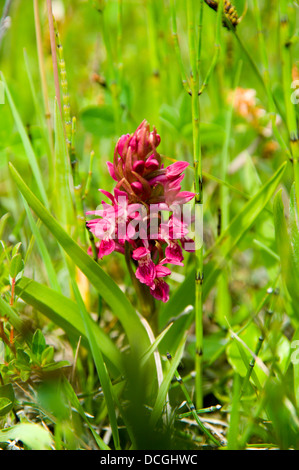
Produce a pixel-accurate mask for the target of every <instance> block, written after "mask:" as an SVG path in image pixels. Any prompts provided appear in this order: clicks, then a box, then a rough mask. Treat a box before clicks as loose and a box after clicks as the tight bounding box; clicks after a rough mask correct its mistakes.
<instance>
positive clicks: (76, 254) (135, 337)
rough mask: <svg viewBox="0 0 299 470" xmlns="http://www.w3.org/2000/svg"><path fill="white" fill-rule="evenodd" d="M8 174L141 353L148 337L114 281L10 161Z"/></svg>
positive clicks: (135, 349)
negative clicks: (51, 212)
mask: <svg viewBox="0 0 299 470" xmlns="http://www.w3.org/2000/svg"><path fill="white" fill-rule="evenodd" d="M9 167H10V171H11V175H12V178H13V180H14V181H15V183H16V184H17V186H18V188H19V190H20V191H21V193H22V194H23V196H24V197H25V199H26V200H27V202H28V204H29V206H30V207H31V208H32V209H33V210H34V212H35V213H36V215H37V216H38V217H39V218H40V219H41V220H42V222H43V223H44V224H45V225H46V226H47V228H48V229H49V230H50V232H51V233H52V234H53V235H54V237H55V238H56V239H57V241H58V242H59V244H60V245H61V247H62V248H63V249H64V250H65V252H66V253H67V254H68V255H69V257H70V258H71V259H72V261H73V262H74V263H75V264H76V265H77V266H78V268H79V269H80V270H81V271H82V272H83V273H84V274H85V276H86V277H87V278H88V279H89V281H90V282H91V283H92V284H93V285H94V287H95V288H96V289H97V291H98V292H99V294H100V295H101V296H102V297H103V299H104V300H105V301H106V302H107V304H108V305H109V306H110V307H111V308H112V310H113V312H114V314H115V315H116V316H117V317H118V318H119V320H120V322H121V323H122V325H123V327H124V330H125V332H126V334H127V337H128V339H129V343H130V346H131V348H132V349H133V350H134V352H135V353H137V354H138V355H142V354H143V352H144V351H145V350H146V348H147V347H148V346H149V338H148V335H147V333H146V330H145V328H144V326H143V325H142V323H141V321H140V318H139V317H138V315H137V313H136V311H135V310H134V308H133V306H132V305H131V303H130V302H129V300H128V299H127V297H126V296H125V295H124V293H123V292H122V291H121V289H120V288H119V287H118V286H117V284H115V282H114V281H113V280H112V279H111V278H110V277H109V276H108V275H107V274H106V273H105V272H104V271H103V270H102V269H101V267H100V266H99V264H98V263H96V262H95V261H94V260H93V259H92V258H91V257H90V256H89V255H88V254H87V253H86V252H85V251H84V250H83V249H82V248H81V247H80V246H79V245H78V244H77V243H76V242H75V241H74V240H73V239H72V238H71V237H70V236H69V235H68V234H67V233H66V232H65V230H64V229H63V228H62V227H61V226H60V224H59V223H58V222H57V221H56V220H55V219H54V217H53V216H52V215H51V214H50V213H49V212H48V211H47V210H46V208H45V207H44V206H43V205H42V203H41V202H40V201H39V200H38V199H37V197H36V196H35V195H34V194H33V193H32V191H31V190H30V189H29V188H28V186H27V185H26V183H25V182H24V181H23V179H22V178H21V176H20V175H19V173H18V172H17V170H16V169H15V168H14V166H13V165H12V164H11V163H10V164H9Z"/></svg>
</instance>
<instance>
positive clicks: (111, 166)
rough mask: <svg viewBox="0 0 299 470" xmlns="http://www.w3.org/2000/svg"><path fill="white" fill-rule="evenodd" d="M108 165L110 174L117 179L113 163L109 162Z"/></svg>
mask: <svg viewBox="0 0 299 470" xmlns="http://www.w3.org/2000/svg"><path fill="white" fill-rule="evenodd" d="M107 167H108V171H109V174H110V176H111V178H113V179H114V181H117V178H116V175H115V171H114V165H113V163H111V162H107Z"/></svg>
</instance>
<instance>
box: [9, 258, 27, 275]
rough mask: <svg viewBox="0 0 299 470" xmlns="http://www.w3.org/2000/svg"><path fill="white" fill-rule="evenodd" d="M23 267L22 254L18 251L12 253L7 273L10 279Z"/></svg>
mask: <svg viewBox="0 0 299 470" xmlns="http://www.w3.org/2000/svg"><path fill="white" fill-rule="evenodd" d="M23 269H24V261H23V260H22V256H21V255H20V253H18V254H16V255H14V256H13V257H12V259H11V263H10V269H9V275H10V277H11V278H12V279H15V278H16V277H17V275H18V274H19V273H20V272H21V271H23Z"/></svg>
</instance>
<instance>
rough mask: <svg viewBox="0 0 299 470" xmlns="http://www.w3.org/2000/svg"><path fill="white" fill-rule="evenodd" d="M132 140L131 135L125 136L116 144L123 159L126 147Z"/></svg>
mask: <svg viewBox="0 0 299 470" xmlns="http://www.w3.org/2000/svg"><path fill="white" fill-rule="evenodd" d="M129 138H130V134H124V135H122V136H121V137H120V139H119V140H118V142H117V144H116V148H117V151H118V154H119V156H120V157H122V154H123V150H124V146H125V144H126V143H127V140H128V139H129Z"/></svg>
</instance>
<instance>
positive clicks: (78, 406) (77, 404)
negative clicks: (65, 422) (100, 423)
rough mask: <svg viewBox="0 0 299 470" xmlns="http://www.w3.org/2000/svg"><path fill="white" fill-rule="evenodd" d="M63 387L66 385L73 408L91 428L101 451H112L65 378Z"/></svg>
mask: <svg viewBox="0 0 299 470" xmlns="http://www.w3.org/2000/svg"><path fill="white" fill-rule="evenodd" d="M63 385H64V388H65V390H66V393H67V395H68V397H69V400H70V402H71V404H72V406H73V407H74V408H75V409H76V410H77V411H78V413H79V415H80V416H81V418H82V419H83V421H84V422H85V423H86V424H87V426H88V427H89V430H90V432H91V434H92V435H93V437H94V440H95V441H96V443H97V445H98V446H99V449H101V450H110V447H109V446H107V444H105V442H104V441H103V439H101V438H100V436H99V435H98V434H97V433H96V432H95V430H94V429H93V427H92V425H91V424H90V422H89V419H88V418H87V417H86V415H85V413H84V410H83V408H82V406H81V403H80V401H79V400H78V398H77V395H76V394H75V392H74V389H73V387H72V386H71V384H70V383H69V382H68V381H67V380H66V379H65V378H64V380H63Z"/></svg>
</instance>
